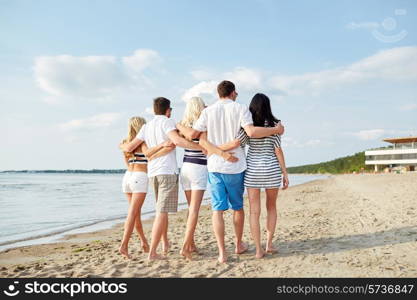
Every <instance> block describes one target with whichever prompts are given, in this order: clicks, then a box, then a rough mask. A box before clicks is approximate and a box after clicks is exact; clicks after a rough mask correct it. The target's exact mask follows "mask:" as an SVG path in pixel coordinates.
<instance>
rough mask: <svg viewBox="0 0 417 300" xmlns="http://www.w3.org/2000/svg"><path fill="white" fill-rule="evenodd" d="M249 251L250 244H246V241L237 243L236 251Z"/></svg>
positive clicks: (238, 252)
mask: <svg viewBox="0 0 417 300" xmlns="http://www.w3.org/2000/svg"><path fill="white" fill-rule="evenodd" d="M246 251H248V245H246V244H245V243H244V242H241V243H240V244H238V245H236V248H235V253H236V254H242V253H245V252H246Z"/></svg>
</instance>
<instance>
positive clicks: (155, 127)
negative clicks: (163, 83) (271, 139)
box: [121, 97, 232, 260]
mask: <svg viewBox="0 0 417 300" xmlns="http://www.w3.org/2000/svg"><path fill="white" fill-rule="evenodd" d="M170 105H171V102H170V101H169V100H168V99H166V98H163V97H159V98H156V99H154V104H153V107H154V112H155V117H154V119H152V120H151V121H150V122H149V123H146V124H145V125H143V126H142V128H141V130H140V131H139V133H138V135H137V136H136V138H135V139H134V140H133V141H132V142H130V143H128V144H124V145H123V146H121V149H122V150H123V151H126V152H131V151H133V150H134V149H136V148H137V147H138V146H139V145H140V144H141V143H142V142H144V141H145V142H146V144H147V146H148V147H149V148H152V147H155V146H157V145H159V144H161V143H164V142H167V141H169V140H171V141H172V142H173V143H174V144H175V145H176V146H180V147H183V148H188V149H196V150H199V149H200V148H199V146H198V145H197V144H195V143H193V142H191V141H187V140H186V139H184V138H182V137H180V136H179V134H178V132H177V130H176V127H175V121H173V120H172V119H170V117H171V111H172V108H171V106H170ZM225 154H226V155H224V157H225V158H226V159H228V158H229V157H232V155H230V154H228V153H225ZM148 177H149V180H150V183H151V185H153V188H154V192H155V197H156V217H155V220H154V224H153V227H152V241H151V246H150V251H149V257H148V258H149V259H150V260H153V259H161V258H163V257H161V256H160V255H158V254H157V248H158V245H159V241H160V240H161V238H162V239H163V249H164V250H163V251H164V253H167V252H168V248H169V242H168V238H167V232H168V213H172V212H176V211H177V208H178V167H177V158H176V151H175V150H174V151H171V152H169V153H168V154H166V155H164V156H162V157H158V158H156V159H153V160H151V161H149V163H148Z"/></svg>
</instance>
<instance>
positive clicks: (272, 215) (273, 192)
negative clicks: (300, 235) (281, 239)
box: [266, 189, 278, 253]
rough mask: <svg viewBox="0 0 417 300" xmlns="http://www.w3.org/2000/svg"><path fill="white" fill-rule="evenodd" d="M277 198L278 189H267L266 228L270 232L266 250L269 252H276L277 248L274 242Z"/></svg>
mask: <svg viewBox="0 0 417 300" xmlns="http://www.w3.org/2000/svg"><path fill="white" fill-rule="evenodd" d="M277 198H278V189H267V190H266V211H267V217H266V230H267V232H268V237H267V243H266V251H267V252H268V253H275V252H277V249H275V248H274V245H273V244H272V239H273V238H274V233H275V227H276V224H277Z"/></svg>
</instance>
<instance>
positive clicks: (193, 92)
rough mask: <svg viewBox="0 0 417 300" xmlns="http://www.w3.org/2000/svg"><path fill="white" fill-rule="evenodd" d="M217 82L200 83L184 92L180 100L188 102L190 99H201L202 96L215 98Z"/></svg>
mask: <svg viewBox="0 0 417 300" xmlns="http://www.w3.org/2000/svg"><path fill="white" fill-rule="evenodd" d="M217 84H218V81H213V80H212V81H202V82H200V83H198V84H196V85H194V86H192V87H191V88H189V89H188V90H186V91H185V92H184V94H183V95H182V97H181V98H182V99H183V100H184V101H188V99H190V98H191V97H201V96H203V95H206V96H209V97H210V96H211V97H215V95H216V89H217Z"/></svg>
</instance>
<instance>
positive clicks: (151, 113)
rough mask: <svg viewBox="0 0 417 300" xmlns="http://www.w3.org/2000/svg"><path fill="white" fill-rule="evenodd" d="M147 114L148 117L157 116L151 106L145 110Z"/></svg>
mask: <svg viewBox="0 0 417 300" xmlns="http://www.w3.org/2000/svg"><path fill="white" fill-rule="evenodd" d="M145 113H147V114H148V115H151V116H153V115H154V114H155V112H154V110H153V107H151V106H149V107H147V108H145Z"/></svg>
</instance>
